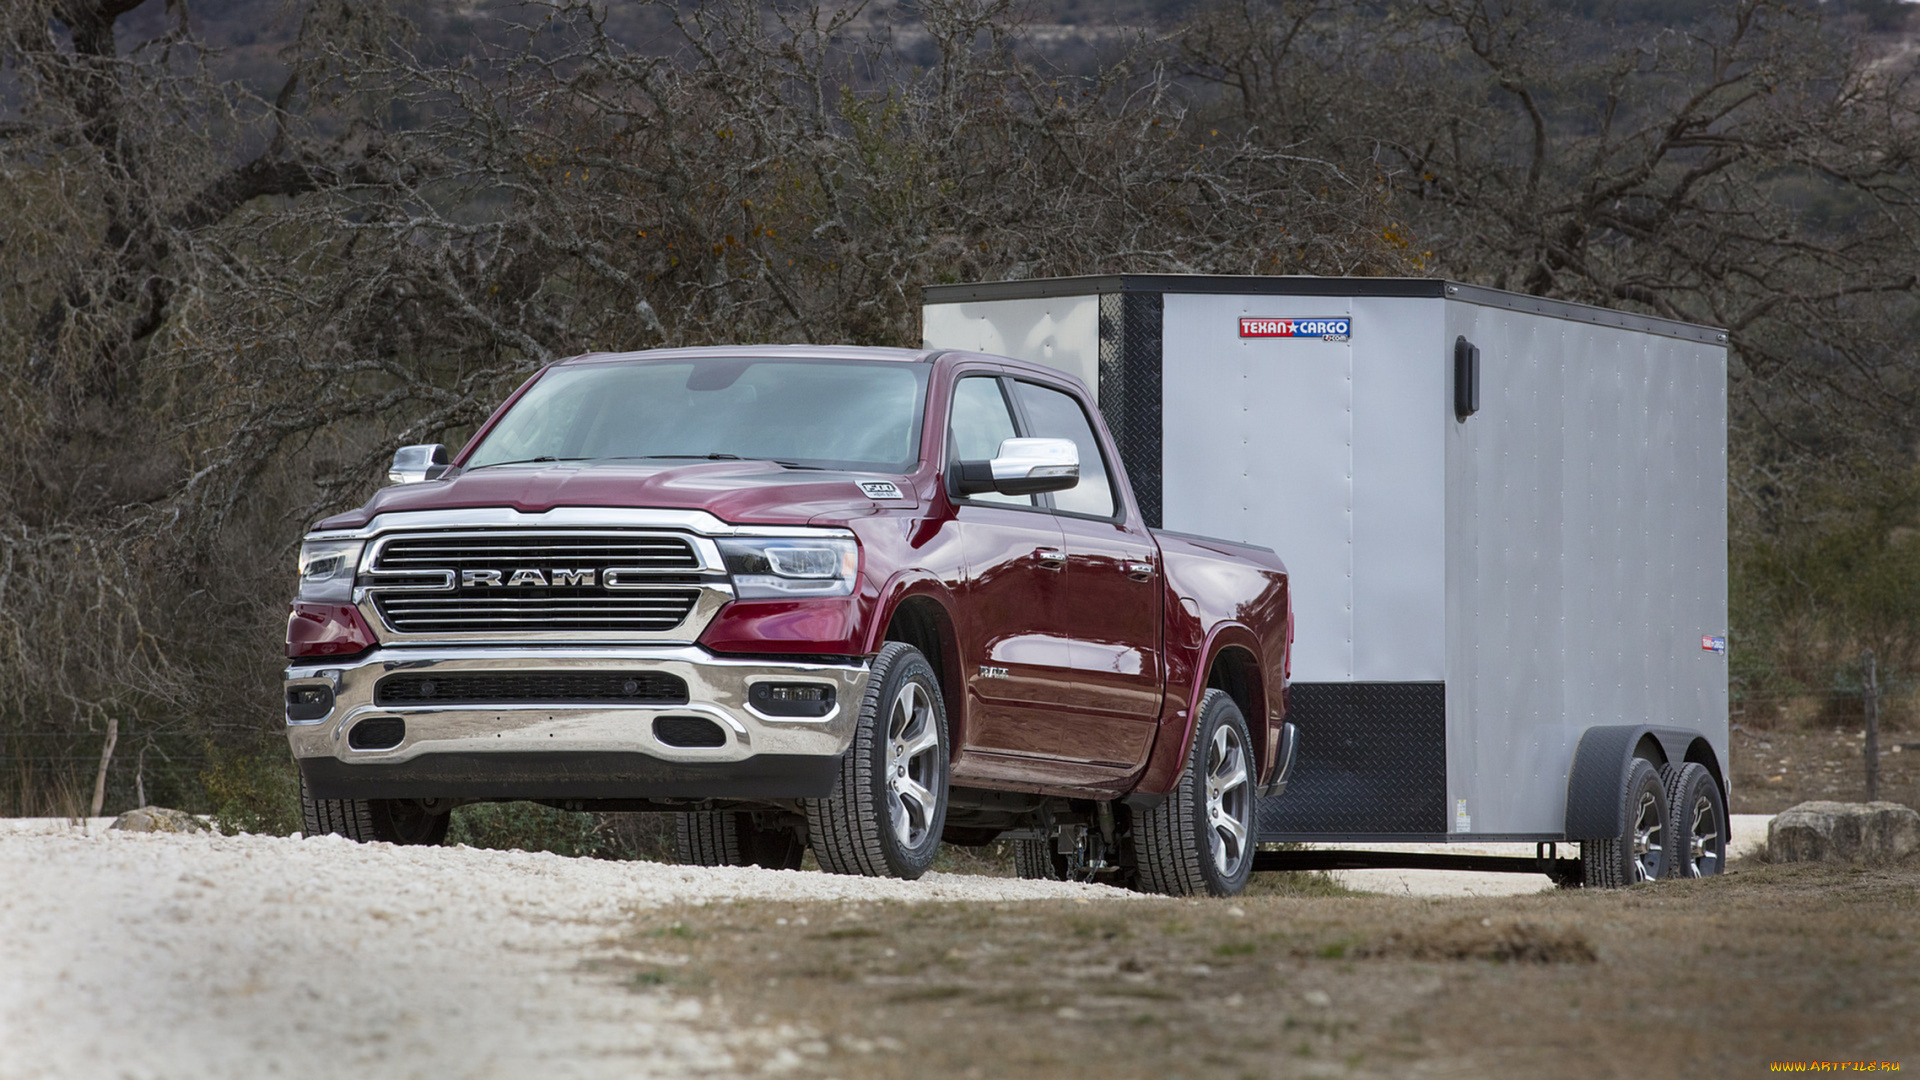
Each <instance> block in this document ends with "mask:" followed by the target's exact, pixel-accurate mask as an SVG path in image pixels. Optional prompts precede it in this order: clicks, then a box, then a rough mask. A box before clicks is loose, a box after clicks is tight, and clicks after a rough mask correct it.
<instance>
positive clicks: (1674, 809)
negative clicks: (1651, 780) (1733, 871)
mask: <svg viewBox="0 0 1920 1080" xmlns="http://www.w3.org/2000/svg"><path fill="white" fill-rule="evenodd" d="M1660 775H1661V777H1662V779H1664V780H1665V782H1666V789H1667V809H1668V812H1669V813H1670V814H1671V815H1672V819H1673V822H1672V825H1671V826H1669V828H1670V829H1671V831H1672V833H1673V842H1672V844H1671V851H1670V854H1671V858H1670V859H1669V862H1670V864H1671V869H1670V870H1669V873H1668V876H1669V877H1678V878H1698V877H1712V876H1713V875H1715V874H1718V873H1721V872H1723V871H1724V870H1725V869H1726V865H1727V808H1726V803H1725V802H1724V801H1723V800H1722V799H1721V798H1720V785H1719V784H1717V783H1715V782H1714V779H1713V774H1712V773H1710V772H1708V771H1707V769H1706V766H1704V765H1700V764H1697V763H1695V762H1685V763H1682V764H1681V765H1680V766H1679V767H1678V768H1675V767H1674V766H1672V765H1669V766H1667V767H1666V768H1664V769H1662V770H1660Z"/></svg>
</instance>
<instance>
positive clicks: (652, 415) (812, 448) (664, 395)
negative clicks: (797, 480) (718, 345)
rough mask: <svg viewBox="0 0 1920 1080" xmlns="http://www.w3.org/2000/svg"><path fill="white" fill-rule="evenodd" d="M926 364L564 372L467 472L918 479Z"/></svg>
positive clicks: (646, 366)
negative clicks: (638, 471)
mask: <svg viewBox="0 0 1920 1080" xmlns="http://www.w3.org/2000/svg"><path fill="white" fill-rule="evenodd" d="M926 387H927V367H926V365H924V364H905V363H899V362H890V361H860V360H785V359H778V360H760V359H746V358H742V359H737V360H735V359H715V360H692V361H688V360H634V361H617V362H612V363H598V364H578V365H568V366H565V367H557V368H553V369H551V370H549V371H548V372H547V373H546V374H545V375H543V376H541V378H540V381H539V382H537V383H534V384H533V387H532V388H531V389H529V390H528V391H527V393H526V395H525V396H524V397H522V398H521V399H520V400H519V401H518V402H515V403H514V406H513V408H512V410H511V411H509V412H508V413H507V415H506V416H504V417H501V419H500V423H499V424H498V425H496V426H495V427H494V429H493V430H492V431H491V432H488V433H487V437H486V440H485V441H484V442H482V443H481V444H480V445H479V447H478V448H476V449H475V450H474V452H473V455H472V456H471V457H469V458H468V459H467V462H466V467H467V468H469V469H478V468H484V467H486V466H488V465H504V464H509V463H514V462H522V461H549V460H550V461H601V460H623V459H624V460H632V459H647V458H659V459H672V458H687V459H696V458H722V459H724V458H735V457H737V458H744V459H749V460H771V461H779V462H783V463H787V464H792V465H800V466H809V467H813V468H823V469H849V470H853V471H859V472H892V473H903V472H910V471H912V469H913V467H914V464H915V463H916V462H917V461H918V459H919V456H920V455H919V449H920V412H921V408H920V403H921V400H922V397H923V396H924V395H925V392H926Z"/></svg>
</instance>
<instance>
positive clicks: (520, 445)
mask: <svg viewBox="0 0 1920 1080" xmlns="http://www.w3.org/2000/svg"><path fill="white" fill-rule="evenodd" d="M389 479H390V480H391V481H393V483H392V485H391V486H389V487H386V488H384V489H382V490H381V491H379V492H378V493H377V494H375V495H374V497H373V498H372V499H371V500H370V501H369V502H368V503H367V504H366V505H365V506H363V507H361V508H360V509H357V510H354V511H352V512H349V513H346V514H341V515H339V516H336V517H332V518H328V519H327V520H325V521H322V522H320V523H319V525H318V526H317V527H316V528H315V529H314V530H313V531H312V532H311V533H310V534H309V535H308V536H307V537H306V539H305V541H304V543H303V544H302V545H301V549H300V556H299V586H298V595H297V596H296V598H295V599H294V601H293V604H292V611H291V614H290V616H289V619H288V624H287V655H288V657H289V658H290V666H289V667H288V668H287V671H286V723H287V735H288V738H289V741H290V742H291V744H292V749H293V754H294V757H295V759H296V760H297V762H298V765H299V768H300V772H301V783H302V806H303V812H304V814H305V818H306V826H307V829H308V831H309V833H324V832H337V833H341V834H343V835H347V836H350V837H354V838H357V839H361V840H384V841H390V842H395V843H438V842H440V841H441V840H442V839H443V838H444V837H445V835H446V830H447V821H448V817H447V815H448V813H449V811H450V810H451V809H453V808H454V807H456V806H458V805H460V804H462V803H467V802H474V801H482V800H509V799H526V800H536V801H539V802H543V803H546V804H548V805H551V806H555V807H560V808H564V809H571V810H582V811H615V810H644V811H661V812H668V813H673V814H676V815H677V818H676V820H675V828H676V837H677V841H678V846H679V852H680V855H681V857H682V858H683V859H684V860H686V861H689V862H693V863H700V864H709V865H713V864H748V863H757V864H761V865H767V866H777V867H797V866H798V865H799V864H800V860H801V857H802V855H803V853H804V851H805V850H806V849H807V848H808V847H811V848H812V850H813V852H814V854H815V858H816V859H817V861H818V862H819V864H820V866H821V867H822V868H823V869H825V870H828V871H833V872H838V873H849V874H870V875H891V876H898V877H908V878H911V877H917V876H918V875H920V874H921V873H922V872H924V871H925V870H926V868H927V867H928V865H929V864H930V863H931V862H932V860H933V857H934V854H935V851H936V850H937V848H938V846H939V844H940V843H941V842H942V840H943V839H944V840H945V841H946V842H949V843H957V844H969V845H977V844H984V843H988V842H991V841H993V840H995V839H997V838H999V837H1002V836H1010V837H1012V838H1013V839H1014V842H1015V858H1016V863H1017V865H1018V867H1019V870H1020V872H1021V873H1023V874H1027V875H1031V876H1044V877H1082V878H1092V877H1096V876H1102V875H1104V876H1106V877H1107V878H1108V879H1110V880H1116V881H1119V882H1121V883H1123V884H1128V885H1131V886H1133V887H1136V888H1140V889H1146V890H1150V891H1156V892H1167V893H1177V894H1189V893H1198V892H1208V893H1213V894H1216V895H1226V894H1231V893H1234V892H1237V891H1239V890H1240V889H1241V888H1242V887H1244V885H1245V883H1246V880H1247V876H1248V874H1249V872H1250V871H1251V869H1252V864H1253V851H1254V837H1255V800H1256V796H1257V795H1263V794H1265V795H1270V794H1273V793H1275V792H1277V791H1278V790H1280V788H1281V787H1282V786H1283V785H1284V783H1285V781H1286V776H1287V772H1288V769H1289V767H1290V765H1291V763H1292V757H1293V745H1294V733H1293V727H1292V725H1291V724H1289V723H1287V722H1286V704H1287V679H1288V650H1289V648H1290V645H1291V637H1292V617H1291V610H1290V603H1289V597H1288V588H1287V575H1286V569H1285V567H1284V566H1283V565H1282V564H1281V562H1280V560H1279V559H1278V558H1277V557H1275V555H1274V554H1273V553H1272V552H1271V551H1268V550H1266V549H1263V548H1256V547H1251V546H1248V545H1244V544H1238V543H1233V542H1229V541H1224V540H1214V539H1208V538H1204V537H1196V536H1185V535H1179V534H1174V533H1167V532H1163V531H1159V530H1153V529H1149V528H1147V527H1146V526H1145V525H1143V524H1142V520H1141V516H1140V512H1139V510H1138V509H1137V507H1136V506H1135V504H1134V499H1133V496H1132V492H1131V490H1130V489H1129V487H1128V484H1127V480H1126V477H1125V475H1124V474H1123V472H1122V470H1121V468H1120V458H1119V455H1118V454H1117V453H1116V452H1115V448H1114V446H1113V443H1112V440H1111V438H1110V436H1109V435H1108V433H1107V430H1106V428H1105V426H1104V425H1103V423H1102V422H1101V419H1100V413H1099V411H1098V410H1097V409H1096V408H1094V407H1093V401H1092V398H1091V395H1089V394H1088V392H1087V389H1086V387H1084V386H1083V385H1081V384H1080V383H1079V382H1077V381H1075V380H1074V379H1072V378H1071V377H1069V376H1065V375H1062V374H1060V373H1059V372H1056V371H1052V370H1050V369H1046V368H1042V367H1039V366H1037V365H1033V364H1027V363H1023V362H1020V361H1017V360H1011V359H1007V358H1005V357H997V356H989V355H983V354H977V353H967V352H957V351H951V350H934V351H919V350H898V349H871V348H852V347H844V348H836V347H810V346H809V347H797V346H795V347H752V348H745V347H743V348H704V349H675V350H660V351H653V352H639V353H623V354H605V353H596V354H590V355H586V356H580V357H576V358H574V359H570V360H566V361H562V362H560V363H556V364H553V365H551V366H549V367H547V368H546V369H544V370H542V371H541V372H539V373H538V374H537V375H535V376H534V377H533V378H532V379H530V380H528V381H527V383H526V384H525V385H523V386H521V387H520V389H519V390H518V391H516V392H515V393H514V394H513V395H512V396H511V397H510V398H509V399H508V400H507V401H506V403H505V404H503V405H502V406H501V407H500V408H499V409H498V410H497V411H496V412H495V413H494V414H493V416H492V417H491V418H489V419H488V420H487V421H486V423H485V424H484V425H482V426H481V427H480V429H479V430H478V431H477V432H476V433H475V434H474V436H473V437H472V439H471V440H469V441H468V443H467V445H466V447H465V448H464V449H462V450H461V451H460V453H459V454H458V455H457V456H455V457H453V458H452V459H451V461H449V460H448V456H447V454H446V451H445V449H444V448H443V447H440V446H417V447H406V448H403V449H401V450H400V451H399V452H398V453H397V454H396V455H395V458H394V468H393V471H392V472H391V473H390V474H389Z"/></svg>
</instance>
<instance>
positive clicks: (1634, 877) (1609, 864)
mask: <svg viewBox="0 0 1920 1080" xmlns="http://www.w3.org/2000/svg"><path fill="white" fill-rule="evenodd" d="M1620 809H1621V814H1620V818H1621V820H1623V821H1625V822H1626V823H1627V824H1626V832H1625V833H1623V834H1622V835H1620V836H1618V837H1614V838H1611V839H1607V840H1585V841H1582V842H1581V844H1580V864H1581V877H1582V879H1583V880H1584V882H1585V884H1586V886H1587V888H1590V889H1595V888H1598V889H1620V888H1625V887H1626V886H1628V885H1637V884H1639V883H1641V882H1643V881H1653V880H1656V879H1658V878H1660V877H1663V876H1665V874H1666V873H1667V865H1668V859H1669V858H1670V848H1671V845H1670V844H1669V843H1668V841H1669V835H1668V834H1669V832H1670V831H1671V829H1670V826H1669V822H1670V821H1671V815H1670V814H1669V813H1668V810H1667V789H1666V785H1664V784H1662V783H1661V782H1660V771H1659V770H1658V769H1655V768H1654V767H1653V763H1652V762H1650V761H1648V760H1647V759H1645V758H1634V759H1633V764H1632V765H1631V766H1629V767H1628V769H1627V777H1626V782H1625V783H1623V784H1622V785H1621V790H1620Z"/></svg>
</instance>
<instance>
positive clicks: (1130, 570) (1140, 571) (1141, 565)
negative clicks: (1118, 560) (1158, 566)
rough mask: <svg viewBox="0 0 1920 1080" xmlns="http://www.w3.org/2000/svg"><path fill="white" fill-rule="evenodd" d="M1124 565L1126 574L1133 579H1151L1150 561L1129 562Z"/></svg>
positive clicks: (1151, 565)
mask: <svg viewBox="0 0 1920 1080" xmlns="http://www.w3.org/2000/svg"><path fill="white" fill-rule="evenodd" d="M1126 567H1127V576H1128V577H1130V578H1132V579H1133V580H1135V581H1152V580H1153V564H1152V563H1150V562H1130V563H1127V564H1126Z"/></svg>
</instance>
